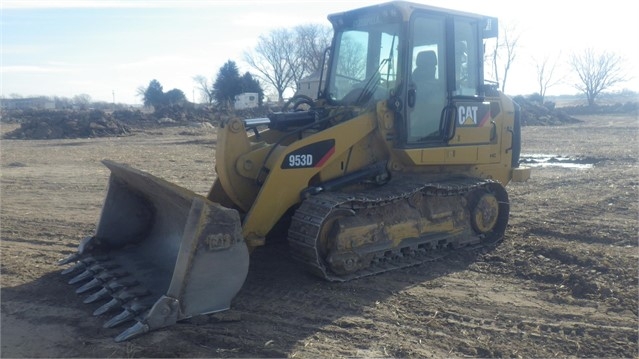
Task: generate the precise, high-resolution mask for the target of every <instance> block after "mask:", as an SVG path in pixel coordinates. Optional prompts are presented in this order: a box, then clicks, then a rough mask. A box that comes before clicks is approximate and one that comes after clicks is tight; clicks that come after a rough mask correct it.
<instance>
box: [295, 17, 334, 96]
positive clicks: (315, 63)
mask: <svg viewBox="0 0 639 359" xmlns="http://www.w3.org/2000/svg"><path fill="white" fill-rule="evenodd" d="M293 30H294V32H295V46H296V48H295V51H294V53H293V55H294V56H295V57H296V58H297V59H299V61H296V63H299V65H300V66H299V67H298V68H296V69H295V74H294V81H295V87H296V88H295V90H298V89H299V88H300V80H301V79H303V78H304V77H306V76H308V75H311V74H313V73H315V72H318V71H319V70H320V69H321V67H322V61H323V58H324V51H325V50H326V48H328V47H329V46H330V45H331V39H332V35H333V29H332V28H331V27H330V26H326V25H320V24H308V25H299V26H297V27H295V28H294V29H293Z"/></svg>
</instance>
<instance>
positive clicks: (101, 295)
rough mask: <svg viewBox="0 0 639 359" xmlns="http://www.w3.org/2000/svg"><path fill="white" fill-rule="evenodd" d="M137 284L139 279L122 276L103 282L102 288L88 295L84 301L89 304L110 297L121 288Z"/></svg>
mask: <svg viewBox="0 0 639 359" xmlns="http://www.w3.org/2000/svg"><path fill="white" fill-rule="evenodd" d="M137 284H138V281H137V280H135V278H133V277H122V278H117V279H113V280H111V281H109V282H107V283H105V284H103V286H102V289H100V290H99V291H97V292H95V293H93V294H91V295H90V296H88V297H86V298H85V299H84V303H85V304H89V303H93V302H97V301H99V300H101V299H106V298H108V297H110V296H111V295H113V293H116V292H117V291H119V290H122V289H124V288H129V287H132V286H134V285H137Z"/></svg>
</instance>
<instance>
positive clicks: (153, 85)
mask: <svg viewBox="0 0 639 359" xmlns="http://www.w3.org/2000/svg"><path fill="white" fill-rule="evenodd" d="M163 103H164V91H163V90H162V85H160V82H159V81H158V80H155V79H153V80H151V82H149V86H148V87H147V88H146V90H145V91H144V106H153V107H158V106H161V105H162V104H163Z"/></svg>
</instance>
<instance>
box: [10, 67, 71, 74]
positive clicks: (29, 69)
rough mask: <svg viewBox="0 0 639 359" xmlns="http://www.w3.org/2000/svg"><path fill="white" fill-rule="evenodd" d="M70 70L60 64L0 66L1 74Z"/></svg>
mask: <svg viewBox="0 0 639 359" xmlns="http://www.w3.org/2000/svg"><path fill="white" fill-rule="evenodd" d="M71 71H72V69H70V68H67V67H60V66H33V65H13V66H12V65H9V66H6V65H5V66H2V67H1V68H0V72H1V73H3V74H35V73H37V74H45V73H63V72H71Z"/></svg>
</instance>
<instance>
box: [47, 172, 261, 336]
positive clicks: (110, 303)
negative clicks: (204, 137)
mask: <svg viewBox="0 0 639 359" xmlns="http://www.w3.org/2000/svg"><path fill="white" fill-rule="evenodd" d="M104 164H105V165H106V166H107V167H108V168H109V169H110V170H111V176H110V178H109V188H108V191H107V195H106V199H105V201H104V206H103V208H102V214H101V216H100V220H99V222H98V226H97V229H96V232H95V234H94V235H93V236H90V237H87V238H84V239H83V240H82V241H81V243H80V245H79V246H78V250H77V252H76V253H74V254H72V255H71V256H69V257H68V258H67V259H65V260H62V261H60V264H61V265H64V264H67V263H71V262H76V264H75V265H74V266H72V267H69V268H67V269H66V270H64V271H63V274H65V275H72V278H71V279H70V281H69V283H70V284H75V285H77V289H76V292H77V293H79V294H85V295H88V296H87V297H86V298H85V300H84V302H85V303H98V302H100V304H101V306H100V307H98V308H97V309H96V310H95V312H94V313H93V314H94V315H103V314H107V313H109V314H111V315H113V314H115V315H114V316H112V317H111V319H109V320H107V321H106V322H105V324H104V327H105V328H111V327H115V326H118V325H120V324H124V323H125V322H134V324H133V326H131V327H130V328H129V329H127V330H125V331H124V332H122V333H121V334H120V335H118V336H117V337H116V338H115V340H116V341H118V342H119V341H124V340H128V339H130V338H133V337H136V336H138V335H141V334H144V333H146V332H148V331H151V330H154V329H158V328H161V327H165V326H169V325H172V324H174V323H176V322H177V321H179V320H182V319H186V318H190V317H192V316H195V315H198V314H206V313H213V312H218V311H222V310H226V309H228V308H229V307H230V303H231V300H232V299H233V297H234V296H235V295H236V294H237V292H238V291H239V290H240V288H241V287H242V285H243V283H244V280H245V279H246V275H247V272H248V263H249V253H248V249H247V247H246V244H245V243H244V239H243V238H242V233H241V224H240V218H239V214H238V212H237V211H236V210H234V209H229V208H225V207H223V206H221V205H219V204H217V203H213V202H211V201H209V200H207V199H206V198H205V197H203V196H200V195H197V194H195V193H193V192H191V191H189V190H187V189H184V188H182V187H179V186H177V185H175V184H172V183H169V182H167V181H164V180H162V179H160V178H157V177H154V176H152V175H150V174H148V173H145V172H142V171H139V170H136V169H133V168H131V167H128V166H126V165H122V164H118V163H115V162H111V161H104Z"/></svg>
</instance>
